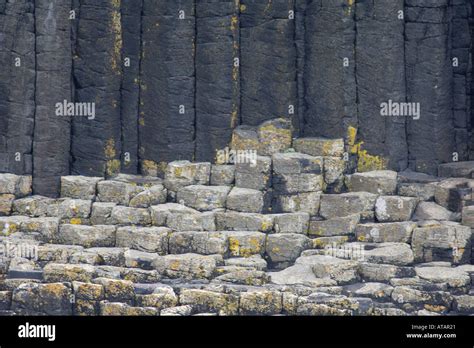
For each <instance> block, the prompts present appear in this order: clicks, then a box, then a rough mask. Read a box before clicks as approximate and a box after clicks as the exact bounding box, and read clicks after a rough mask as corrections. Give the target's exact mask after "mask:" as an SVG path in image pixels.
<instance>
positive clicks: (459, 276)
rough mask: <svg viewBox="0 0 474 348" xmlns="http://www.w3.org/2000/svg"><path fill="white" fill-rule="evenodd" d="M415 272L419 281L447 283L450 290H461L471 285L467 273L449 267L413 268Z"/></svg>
mask: <svg viewBox="0 0 474 348" xmlns="http://www.w3.org/2000/svg"><path fill="white" fill-rule="evenodd" d="M415 272H416V275H417V276H418V277H420V278H421V279H426V280H428V281H430V282H433V283H447V284H448V286H449V287H451V288H462V287H466V286H469V285H470V284H471V278H470V277H469V274H468V273H467V272H464V271H462V270H460V269H458V268H451V267H415Z"/></svg>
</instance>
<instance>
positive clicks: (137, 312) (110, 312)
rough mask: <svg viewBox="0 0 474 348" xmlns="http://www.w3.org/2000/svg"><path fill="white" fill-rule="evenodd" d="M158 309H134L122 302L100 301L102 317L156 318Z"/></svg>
mask: <svg viewBox="0 0 474 348" xmlns="http://www.w3.org/2000/svg"><path fill="white" fill-rule="evenodd" d="M158 314H159V310H158V309H157V308H152V307H133V306H130V305H128V304H126V303H121V302H108V301H100V315H102V316H156V315H158Z"/></svg>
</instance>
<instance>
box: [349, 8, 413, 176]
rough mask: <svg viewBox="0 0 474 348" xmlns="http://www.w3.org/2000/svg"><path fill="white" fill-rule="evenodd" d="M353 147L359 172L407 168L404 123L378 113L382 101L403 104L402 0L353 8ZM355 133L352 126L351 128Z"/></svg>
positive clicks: (404, 89)
mask: <svg viewBox="0 0 474 348" xmlns="http://www.w3.org/2000/svg"><path fill="white" fill-rule="evenodd" d="M356 23H357V24H356V28H357V37H356V79H357V92H358V94H357V95H358V122H359V126H358V129H357V138H358V139H357V143H358V144H357V145H355V148H354V149H353V150H354V152H357V155H358V169H359V171H366V170H375V169H385V168H390V169H394V170H399V171H400V170H404V169H405V168H406V167H407V159H408V158H407V157H408V149H407V142H406V132H405V121H406V117H408V116H409V115H400V116H397V115H391V114H390V113H389V114H383V113H382V105H384V104H385V105H387V107H388V104H389V103H390V102H392V103H393V104H392V105H400V104H401V103H405V102H406V86H405V47H404V27H405V21H404V0H377V1H364V2H358V3H357V6H356ZM353 132H355V130H353Z"/></svg>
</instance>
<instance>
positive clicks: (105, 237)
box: [57, 224, 115, 248]
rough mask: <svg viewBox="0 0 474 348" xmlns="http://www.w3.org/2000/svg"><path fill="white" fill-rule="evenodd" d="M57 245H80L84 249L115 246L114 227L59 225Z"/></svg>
mask: <svg viewBox="0 0 474 348" xmlns="http://www.w3.org/2000/svg"><path fill="white" fill-rule="evenodd" d="M57 242H58V243H59V244H70V245H80V246H84V247H87V248H89V247H113V246H115V226H106V225H96V226H85V225H69V224H64V225H61V227H60V229H59V234H58V237H57Z"/></svg>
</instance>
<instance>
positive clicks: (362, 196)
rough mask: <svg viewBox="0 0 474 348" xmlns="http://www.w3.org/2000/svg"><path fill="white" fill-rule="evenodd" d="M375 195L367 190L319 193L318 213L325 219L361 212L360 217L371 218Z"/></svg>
mask: <svg viewBox="0 0 474 348" xmlns="http://www.w3.org/2000/svg"><path fill="white" fill-rule="evenodd" d="M376 199H377V195H375V194H372V193H368V192H350V193H343V194H323V195H321V206H320V212H319V213H320V215H321V216H322V217H324V218H325V219H331V218H335V217H344V216H348V215H352V214H358V213H360V214H361V218H362V219H371V218H373V215H374V212H373V210H374V208H375V201H376Z"/></svg>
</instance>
